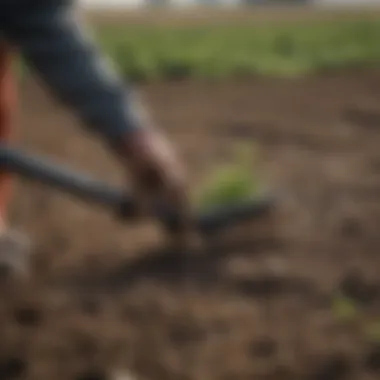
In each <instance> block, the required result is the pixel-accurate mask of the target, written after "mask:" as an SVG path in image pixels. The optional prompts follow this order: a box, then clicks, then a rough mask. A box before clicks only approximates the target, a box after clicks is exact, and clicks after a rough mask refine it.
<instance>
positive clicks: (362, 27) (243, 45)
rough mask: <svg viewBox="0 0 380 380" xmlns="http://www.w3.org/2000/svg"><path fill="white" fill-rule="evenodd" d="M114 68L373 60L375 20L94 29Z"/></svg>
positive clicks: (152, 75) (228, 71)
mask: <svg viewBox="0 0 380 380" xmlns="http://www.w3.org/2000/svg"><path fill="white" fill-rule="evenodd" d="M96 37H97V38H98V39H99V41H100V42H101V44H102V45H103V46H104V47H105V49H106V51H107V52H108V53H109V54H110V55H111V57H112V58H113V59H114V60H115V62H116V64H117V65H118V67H119V69H120V70H121V72H122V74H123V75H125V76H126V77H127V78H129V79H131V80H134V81H151V80H167V79H183V78H211V79H226V78H231V77H240V78H241V77H248V76H253V75H266V76H298V75H306V74H312V73H317V72H321V71H326V70H332V69H339V68H345V67H369V66H375V65H377V64H378V63H379V62H380V43H379V41H380V20H376V19H367V20H366V19H358V20H339V19H337V20H328V21H324V20H312V21H310V20H309V21H307V22H306V21H305V22H302V21H298V22H296V23H283V24H273V23H271V24H263V23H260V24H255V23H254V22H253V21H252V22H251V23H249V24H247V23H245V24H242V25H209V26H205V25H198V26H197V25H192V26H182V27H179V26H165V27H163V26H161V27H160V26H146V25H133V26H128V25H122V24H121V23H119V24H118V25H113V26H107V27H106V26H102V27H98V28H97V29H96Z"/></svg>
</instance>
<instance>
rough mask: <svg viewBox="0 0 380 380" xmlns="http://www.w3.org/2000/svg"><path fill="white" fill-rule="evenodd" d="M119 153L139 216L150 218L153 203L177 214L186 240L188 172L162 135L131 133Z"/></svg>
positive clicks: (145, 131)
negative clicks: (129, 179)
mask: <svg viewBox="0 0 380 380" xmlns="http://www.w3.org/2000/svg"><path fill="white" fill-rule="evenodd" d="M122 145H123V149H122V151H121V152H120V153H121V156H122V158H123V161H124V163H125V165H126V168H127V170H128V174H129V176H130V178H131V182H132V183H131V185H132V187H133V192H134V194H135V196H136V201H137V204H138V211H139V213H140V215H143V216H151V215H149V213H150V212H151V211H152V208H153V205H154V204H159V205H162V206H163V207H164V208H165V209H168V210H170V211H171V212H174V213H176V215H178V219H179V227H180V228H179V229H178V231H176V235H177V237H178V238H179V240H183V239H184V236H185V235H187V234H188V231H189V230H190V229H191V226H190V222H191V215H190V213H191V207H190V201H189V195H188V190H187V183H186V174H185V169H184V167H183V165H182V163H181V161H180V159H179V157H178V156H177V154H176V152H175V151H174V148H173V147H172V146H171V144H170V143H169V141H168V140H167V139H166V138H165V136H164V135H163V134H160V133H159V132H158V131H156V130H154V129H150V128H142V129H139V130H136V131H133V132H130V133H129V134H128V135H127V136H126V138H125V140H124V141H123V144H122Z"/></svg>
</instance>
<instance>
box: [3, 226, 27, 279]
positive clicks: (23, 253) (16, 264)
mask: <svg viewBox="0 0 380 380" xmlns="http://www.w3.org/2000/svg"><path fill="white" fill-rule="evenodd" d="M30 253H31V244H30V240H29V239H28V237H27V236H25V235H23V234H22V233H20V232H18V231H14V230H4V231H3V232H0V279H3V278H4V277H8V276H9V275H13V274H16V275H22V276H24V275H26V274H27V273H28V269H29V258H30Z"/></svg>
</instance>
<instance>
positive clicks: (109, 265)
mask: <svg viewBox="0 0 380 380" xmlns="http://www.w3.org/2000/svg"><path fill="white" fill-rule="evenodd" d="M379 16H380V14H379V12H378V11H372V10H370V11H367V12H363V11H358V12H356V13H352V12H346V11H345V12H335V13H334V12H332V11H331V10H329V11H318V12H316V11H311V10H309V9H300V8H296V9H292V10H289V9H287V10H284V9H281V8H279V9H270V10H269V9H267V10H265V11H262V10H261V11H259V10H257V11H256V10H254V11H251V12H248V11H243V10H242V11H239V12H235V13H224V12H219V11H207V12H204V11H199V13H197V12H193V11H191V12H189V13H184V12H183V13H170V14H167V13H165V12H157V14H156V13H153V12H147V13H136V12H130V13H123V14H120V13H117V14H115V13H107V14H102V15H99V14H91V15H90V21H91V22H92V23H93V24H94V25H95V26H96V27H97V32H98V33H99V34H98V36H99V37H100V40H101V41H102V44H104V46H105V48H106V49H109V52H110V53H111V54H116V55H117V57H119V58H120V57H121V61H120V60H119V61H118V64H119V66H120V68H121V69H123V68H125V67H126V72H131V71H130V66H128V65H130V63H129V61H128V60H127V59H124V58H123V57H124V56H125V54H126V53H125V51H127V52H128V50H126V48H125V46H132V48H130V49H131V50H129V52H128V54H129V56H133V54H132V53H133V52H135V51H137V50H138V49H140V50H139V51H140V52H141V51H142V52H143V53H144V52H149V51H150V50H149V47H150V46H152V45H150V44H151V42H149V41H150V39H149V38H148V37H150V36H151V33H152V31H154V30H155V29H154V28H155V27H156V28H157V29H156V32H157V35H158V36H159V37H158V39H160V38H162V40H160V41H164V44H167V43H168V41H169V39H168V38H169V37H168V36H172V38H173V39H172V40H171V41H174V42H173V44H174V46H179V45H181V44H179V42H181V41H182V40H181V38H183V36H184V34H183V28H184V26H185V27H187V28H188V27H189V26H190V28H193V30H195V32H194V33H195V35H197V33H199V32H196V30H199V29H197V28H202V27H204V26H205V25H206V28H207V30H209V29H208V28H210V24H214V25H215V24H218V25H219V28H220V29H218V30H222V29H223V28H221V27H220V25H222V26H223V27H224V30H231V28H232V26H231V25H232V24H238V27H239V28H240V30H241V28H246V29H245V30H246V31H247V32H246V34H248V37H249V28H250V27H248V26H247V24H248V23H249V24H250V25H253V26H252V27H253V29H252V34H253V33H256V36H253V37H249V38H255V39H256V40H255V41H258V42H257V44H256V45H254V48H253V49H256V50H253V53H254V54H253V53H252V56H256V52H257V58H256V59H257V61H255V62H256V63H255V65H257V62H260V65H261V67H262V69H265V67H266V66H265V65H263V64H262V62H265V61H264V60H263V58H262V57H260V56H259V54H258V52H259V50H258V47H257V46H259V45H260V44H261V43H263V41H264V40H265V39H261V36H263V35H264V36H268V38H267V42H268V45H265V44H264V43H263V45H262V49H263V51H264V53H265V52H271V51H273V49H272V48H273V46H276V42H275V41H276V39H277V38H279V37H278V35H280V37H281V36H283V35H284V33H286V35H287V40H286V41H287V42H286V44H288V45H286V46H290V47H291V49H290V52H291V54H290V55H289V50H287V49H285V50H281V49H280V53H279V54H278V51H277V53H276V54H277V55H276V54H275V55H274V58H273V57H272V58H273V59H270V60H268V63H270V64H271V65H272V72H270V73H266V75H265V76H262V75H259V74H260V73H257V72H256V73H254V74H255V75H251V74H252V73H250V72H248V73H247V72H245V73H244V75H243V76H240V77H239V78H236V77H234V76H233V75H230V73H231V72H230V71H228V72H224V73H223V75H222V76H221V77H218V78H217V79H218V80H215V78H212V79H213V80H211V81H210V80H209V79H210V77H209V76H206V78H204V77H203V78H194V76H193V75H186V76H184V77H181V78H178V77H177V78H173V77H171V78H170V75H169V77H165V76H162V75H161V76H158V78H157V77H156V78H153V79H154V80H152V78H148V79H151V80H146V79H147V78H145V80H144V81H142V82H140V83H139V88H140V90H141V93H142V95H143V98H144V99H145V100H146V102H147V104H149V107H150V108H151V112H152V113H153V114H154V116H155V117H156V119H157V120H158V122H159V123H160V125H161V126H162V129H163V130H165V132H167V133H168V134H169V136H170V138H171V139H172V140H173V141H174V142H175V143H176V144H177V145H178V147H179V148H180V150H181V152H182V154H183V156H184V157H185V159H186V162H187V163H188V166H189V170H190V177H191V180H192V184H193V187H194V188H196V186H197V185H198V184H199V183H200V182H202V180H203V179H204V178H205V177H207V176H208V174H209V173H210V171H211V170H212V169H213V168H215V166H217V165H219V164H221V163H223V162H226V161H227V162H228V160H229V159H230V158H231V155H232V152H233V149H234V147H235V146H236V144H239V143H241V142H245V143H247V142H249V143H250V144H252V146H255V149H256V153H257V156H258V162H256V163H252V171H254V170H255V171H256V170H257V167H258V168H259V170H260V173H261V177H262V181H263V182H265V183H266V184H268V185H269V186H271V187H273V188H279V189H282V191H283V192H284V194H286V195H287V196H286V197H285V199H284V201H283V204H281V205H280V207H279V210H278V212H276V214H275V215H274V216H273V218H271V219H269V220H268V219H266V220H262V221H259V222H258V223H257V224H255V225H254V226H246V227H245V228H244V229H242V230H241V231H234V233H233V234H232V236H223V237H221V239H220V242H219V244H216V245H215V246H213V247H212V249H211V248H210V249H209V250H208V251H207V252H204V255H203V256H201V257H194V258H191V259H189V260H188V261H187V262H186V263H183V262H182V261H181V260H180V258H178V257H177V256H176V255H170V254H165V252H161V251H160V250H159V249H157V248H156V247H158V246H159V245H160V244H162V236H161V235H160V234H159V232H158V231H157V230H156V228H155V226H129V225H127V226H124V225H120V224H118V223H117V222H116V221H115V220H113V219H112V217H111V216H110V215H108V214H107V213H105V212H104V211H103V210H98V209H90V208H89V207H87V206H86V205H83V204H79V203H76V202H74V201H72V200H71V199H68V198H67V197H64V196H63V195H61V194H56V193H53V192H50V191H48V190H46V189H44V188H42V187H40V186H37V185H31V184H28V183H21V182H20V183H19V186H18V189H17V190H18V191H17V197H16V199H15V202H14V210H13V218H14V222H15V224H16V225H17V226H19V227H20V228H22V229H23V230H25V231H26V232H27V233H28V234H29V235H30V236H31V237H32V238H33V239H34V242H35V250H34V251H35V252H34V255H33V275H32V279H31V280H29V281H27V282H25V283H21V284H20V283H16V284H11V285H12V286H2V287H1V292H2V293H3V295H2V297H3V300H4V302H2V304H1V305H0V318H1V327H0V333H1V342H2V343H1V344H0V349H1V350H0V377H1V379H15V378H20V379H21V378H22V379H33V380H34V379H35V380H37V379H38V380H47V379H54V380H61V379H62V380H68V379H75V380H90V379H91V380H94V379H106V378H111V377H107V376H106V374H105V373H110V372H114V370H116V369H120V370H124V369H126V368H127V369H128V370H129V371H130V372H131V373H132V374H133V376H137V377H138V378H141V379H154V380H156V379H157V380H177V379H180V380H214V379H215V380H216V379H218V380H219V379H220V380H230V379H231V380H232V379H233V380H251V379H255V380H256V379H266V380H269V379H271V380H295V379H300V380H301V379H307V380H338V379H339V380H341V379H353V380H354V379H360V380H366V379H368V380H369V379H377V378H378V376H379V372H380V342H379V339H380V325H379V323H378V320H377V318H378V313H379V301H380V295H379V292H380V282H379V272H380V269H379V268H380V266H379V264H380V259H379V254H378V247H379V243H380V235H379V233H378V226H379V222H380V203H379V197H380V166H379V163H380V153H379V142H380V135H379V132H378V128H379V126H380V112H379V97H380V70H379V69H378V68H377V67H376V66H377V62H378V57H380V54H379V51H380V47H378V44H375V41H376V39H377V34H376V33H380V32H379V31H378V30H379V26H378V25H379V24H380V18H379ZM343 19H344V20H345V21H344V22H343V21H342V20H343ZM347 20H348V21H347ZM316 21H317V22H318V25H317V26H315V27H314V29H313V28H311V26H310V25H311V24H312V23H315V22H316ZM324 22H327V24H326V25H328V27H326V28H324V24H322V23H324ZM347 22H349V23H350V24H349V26H348V27H346V26H342V25H347ZM243 24H244V25H243ZM280 24H281V25H280ZM271 25H275V26H273V27H272V26H271ZM279 25H280V26H279ZM284 25H285V26H284ZM286 25H288V26H289V28H290V29H287V30H288V31H285V32H284V29H282V28H286ZM295 25H298V26H296V27H295ZM300 25H303V27H302V26H300ZM358 25H359V26H358ZM176 28H179V29H176ZM256 28H258V29H256ZM260 28H262V29H260ZM302 28H304V29H302ZM115 29H117V30H119V32H118V33H115ZM176 30H177V32H176ZM178 30H180V32H178ZM305 30H306V31H307V32H305ZM342 30H343V31H344V33H343V34H339V36H340V38H341V40H338V41H340V43H339V44H337V43H336V41H337V40H336V39H334V37H333V36H331V37H330V38H329V36H328V33H332V34H333V35H335V34H334V33H336V32H337V31H342ZM363 31H364V32H363ZM132 32H133V33H134V35H132V34H131V33H132ZM123 33H124V34H123ZM218 33H219V32H218ZM239 33H241V32H239ZM260 33H262V34H260ZM358 33H359V36H358ZM361 33H363V34H361ZM189 35H190V37H189V38H190V39H192V38H193V36H194V34H192V33H190V34H189ZM342 35H343V37H344V38H343V37H341V36H342ZM110 36H111V37H112V38H111V37H110ZM147 36H148V37H147ZM160 36H161V37H160ZM162 36H164V37H162ZM218 36H219V35H218ZM218 36H217V37H214V38H215V39H214V40H213V41H217V42H218V43H220V41H221V39H220V37H218ZM234 36H235V37H233V38H236V34H234ZM237 36H238V37H239V36H241V34H237ZM313 36H314V37H313ZM248 37H247V38H248ZM233 38H232V41H234V40H233ZM239 38H240V37H239ZM124 39H125V41H129V42H128V45H127V44H125V45H123V44H122V41H123V40H124ZM295 40H296V41H301V42H299V45H297V44H296V45H293V42H292V41H295ZM115 41H116V42H115ZM136 41H137V42H136ZM192 41H193V43H192V44H190V46H191V49H196V48H197V47H198V46H199V45H198V43H199V42H200V41H202V39H201V34H198V35H197V37H196V38H195V40H192ZM194 41H195V42H194ZM273 41H274V42H273ZM289 41H290V45H289ZM310 41H312V43H313V44H314V45H310ZM331 41H333V43H332V42H331ZM368 41H369V42H368ZM361 42H362V43H361ZM115 44H116V45H117V46H116V47H117V49H116V48H115ZM302 44H303V45H302ZM334 44H335V45H334ZM233 45H234V44H233V43H231V45H229V46H231V49H233V48H234V46H233ZM165 46H167V45H165ZM246 46H248V45H246ZM260 46H261V45H260ZM292 46H296V47H297V46H298V47H299V48H297V49H296V50H292ZM305 46H306V47H307V46H309V47H310V46H314V48H313V49H316V50H313V51H316V52H317V53H315V55H316V56H319V57H320V55H319V54H320V52H322V53H323V52H325V53H324V54H325V55H323V54H322V56H323V57H325V56H329V54H330V53H331V52H336V50H337V48H338V47H339V46H345V47H346V48H345V49H347V50H344V49H343V50H344V52H345V53H344V54H343V53H339V54H338V58H339V59H335V58H336V55H333V58H334V59H333V60H334V62H335V63H338V64H336V65H335V66H334V70H332V71H331V70H328V72H320V71H319V70H317V71H316V72H305V71H303V70H299V72H298V70H290V71H291V74H292V75H291V76H289V75H288V74H289V72H288V71H286V72H285V74H286V75H285V76H284V75H283V74H284V70H283V64H284V62H283V61H282V60H281V59H280V58H281V57H283V54H285V55H286V56H287V60H286V63H287V64H289V62H290V64H289V67H294V65H293V63H294V62H299V57H300V56H301V55H302V54H301V53H302V48H303V47H305ZM315 46H316V47H315ZM324 46H327V48H326V49H327V50H324V49H325V48H324ZM379 46H380V45H379ZM222 48H223V44H222ZM133 49H137V50H133ZM165 49H166V48H165ZM165 49H164V50H165ZM158 50H159V46H158ZM175 50H176V49H174V50H165V51H166V52H167V54H168V55H169V56H170V54H173V51H175ZM206 50H207V49H206ZM177 51H178V50H177ZM179 51H180V54H184V52H186V45H184V46H181V49H180V50H179ZM189 51H190V52H191V51H192V50H189ZM310 51H311V50H310ZM347 51H348V52H349V53H347ZM131 52H132V53H131ZM226 52H227V50H226ZM250 52H251V51H250V50H249V51H248V53H247V54H250ZM143 53H141V54H142V55H144V54H143ZM310 54H311V53H310ZM190 56H191V54H190ZM201 57H202V55H201ZM279 57H280V58H279ZM308 57H310V55H308ZM342 57H343V59H342ZM350 57H351V58H352V60H353V63H354V64H350V62H348V66H349V68H347V65H346V64H344V65H343V64H342V63H347V61H348V58H350ZM357 57H360V59H357ZM164 58H165V57H164ZM190 58H191V57H190ZM190 58H188V59H190ZM228 58H230V57H228ZM177 59H182V58H181V57H180V58H178V57H177ZM210 59H212V57H211V58H210ZM226 59H227V58H226ZM170 61H171V60H168V59H167V60H166V65H168V64H170ZM151 62H157V55H156V56H154V57H153V58H149V59H146V61H145V60H142V61H141V62H140V61H139V62H138V63H137V64H136V65H135V68H136V67H137V68H138V69H139V70H140V73H141V72H143V73H144V72H146V71H144V70H148V71H149V70H151ZM181 62H183V61H181ZM187 62H188V61H185V64H187ZM192 62H193V61H192ZM250 62H251V61H250ZM308 62H309V61H308ZM123 65H125V66H123ZM144 65H145V66H144ZM152 65H153V67H155V63H154V64H152ZM191 65H194V63H192V64H191ZM296 66H297V65H296ZM141 67H143V69H141ZM144 67H145V68H147V69H144ZM164 67H167V66H164ZM191 67H193V66H191ZM230 67H236V66H230ZM250 67H251V66H250ZM253 67H254V68H255V67H257V66H253ZM297 67H299V66H297ZM302 67H303V66H302ZM302 67H301V68H302ZM211 71H212V70H211ZM211 71H209V72H211ZM232 71H233V70H232ZM149 72H150V71H149ZM165 72H171V71H168V70H166V71H165ZM226 73H227V74H228V75H227V74H226ZM297 73H298V74H299V73H300V74H302V75H301V76H297V75H296V74H297ZM248 74H249V75H248ZM306 74H308V75H306ZM136 79H142V78H141V75H140V77H139V76H138V75H137V76H136ZM143 79H144V78H143ZM174 79H175V80H174ZM20 93H21V97H22V109H21V114H20V125H21V127H20V129H21V131H20V145H21V146H22V147H23V148H25V149H28V150H33V151H36V152H39V153H43V154H48V155H50V156H51V157H53V158H55V159H58V160H60V161H64V162H67V163H69V164H71V165H72V166H74V167H75V168H77V169H83V170H86V171H89V172H90V173H93V174H95V175H97V176H99V177H100V178H103V179H105V180H109V181H113V182H115V183H122V175H121V171H120V168H118V167H117V166H115V163H114V161H113V160H112V158H111V157H110V156H109V155H108V154H107V152H105V151H104V149H103V147H102V146H101V144H100V143H99V142H98V141H97V140H95V139H94V138H92V137H91V136H89V135H88V134H86V133H85V132H84V130H83V129H81V128H79V125H78V122H77V121H76V120H75V119H74V118H73V117H72V116H71V115H69V114H68V113H67V111H66V110H64V109H62V107H60V106H58V105H57V104H56V103H55V102H54V101H52V100H51V99H49V97H48V96H47V95H46V91H44V89H43V87H42V86H41V85H40V84H39V83H37V82H36V80H35V79H34V78H33V77H30V76H28V75H27V76H25V77H24V79H23V80H22V82H21V83H20ZM242 236H243V237H245V238H244V239H240V238H241V237H242ZM248 236H249V237H250V239H249V240H248V239H247V237H248ZM239 237H240V238H239ZM114 378H115V377H114Z"/></svg>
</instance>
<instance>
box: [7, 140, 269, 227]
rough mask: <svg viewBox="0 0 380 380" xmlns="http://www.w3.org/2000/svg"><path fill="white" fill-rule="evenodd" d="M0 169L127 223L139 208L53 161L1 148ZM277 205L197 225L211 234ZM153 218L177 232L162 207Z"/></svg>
mask: <svg viewBox="0 0 380 380" xmlns="http://www.w3.org/2000/svg"><path fill="white" fill-rule="evenodd" d="M0 168H1V169H2V170H6V171H9V172H12V173H15V174H18V175H20V176H21V177H23V178H26V179H29V180H32V181H35V182H40V183H42V184H44V185H47V186H50V187H53V188H56V189H58V190H61V191H63V192H66V193H69V194H71V195H73V196H75V197H77V198H80V199H82V200H84V201H91V202H93V203H98V204H101V205H104V206H107V207H110V208H111V209H113V210H115V211H116V212H117V214H118V215H119V216H121V217H123V218H125V219H133V218H134V217H135V216H136V204H135V202H134V198H133V196H132V195H131V194H128V193H127V192H126V191H124V190H120V189H118V188H115V187H113V186H110V185H108V184H106V183H104V182H101V181H98V180H95V179H93V178H91V177H90V176H88V175H86V174H84V173H78V172H75V171H73V170H71V169H69V168H67V167H64V166H62V165H59V164H57V163H54V162H52V160H51V159H49V158H42V157H38V156H36V155H31V154H27V153H24V152H20V151H19V150H17V149H14V148H10V147H6V146H0ZM273 204H274V198H273V196H271V195H267V196H263V197H260V198H259V199H255V200H248V201H245V202H241V203H239V204H235V205H233V206H232V205H231V206H222V205H221V206H219V207H214V208H212V209H210V210H208V212H206V213H204V214H202V215H198V216H197V217H196V220H195V221H194V222H195V225H196V227H197V228H198V229H199V232H201V233H209V232H212V231H215V230H217V229H220V228H223V227H226V226H228V225H233V224H236V223H238V222H240V221H243V220H249V219H252V218H255V217H259V216H261V215H263V214H265V213H267V212H268V211H269V210H270V209H271V208H272V206H273ZM152 214H153V215H154V216H155V217H156V218H157V219H159V220H160V221H161V222H162V223H163V224H164V225H165V227H167V228H168V229H170V230H173V229H175V228H176V226H177V217H176V215H175V213H170V212H168V210H164V209H162V207H160V206H159V205H157V207H155V208H154V210H152Z"/></svg>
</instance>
